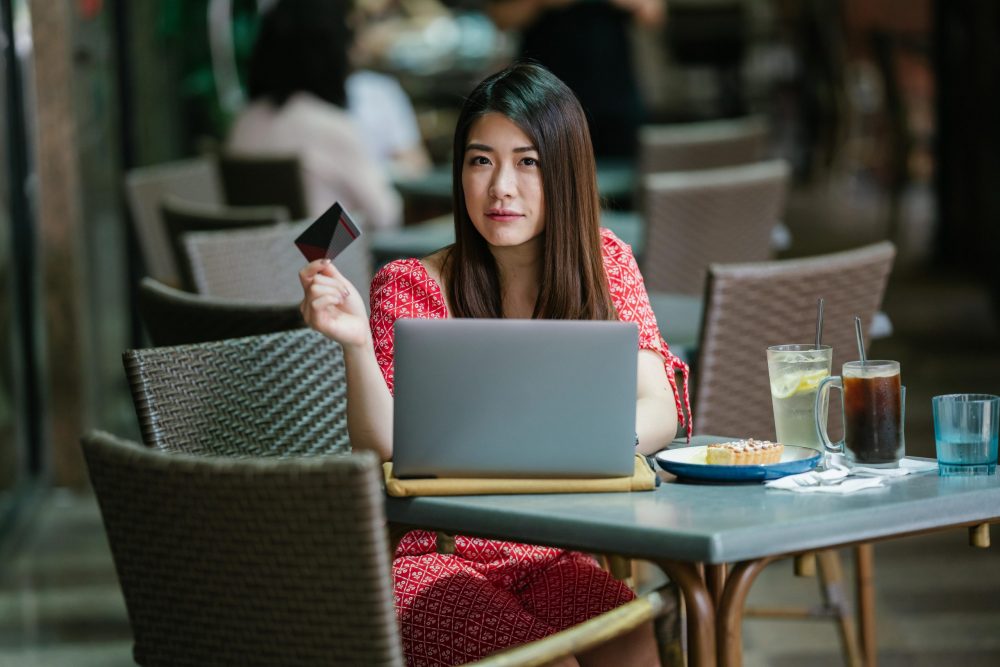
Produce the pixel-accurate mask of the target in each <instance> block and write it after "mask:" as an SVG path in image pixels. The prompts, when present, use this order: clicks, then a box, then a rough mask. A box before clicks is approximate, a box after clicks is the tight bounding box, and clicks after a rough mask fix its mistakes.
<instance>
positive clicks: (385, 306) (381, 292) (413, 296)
mask: <svg viewBox="0 0 1000 667" xmlns="http://www.w3.org/2000/svg"><path fill="white" fill-rule="evenodd" d="M371 299H372V312H373V313H375V312H381V313H387V312H390V313H393V314H394V316H395V317H444V316H445V315H446V313H447V306H446V304H445V300H444V294H443V292H442V291H441V286H440V285H439V284H438V282H437V280H436V279H435V277H434V276H433V275H431V272H429V271H428V269H427V267H426V266H425V265H424V263H423V262H422V261H421V260H419V259H397V260H394V261H392V262H389V263H388V264H386V265H385V266H383V267H382V268H381V269H379V271H378V273H376V274H375V278H374V279H372V287H371Z"/></svg>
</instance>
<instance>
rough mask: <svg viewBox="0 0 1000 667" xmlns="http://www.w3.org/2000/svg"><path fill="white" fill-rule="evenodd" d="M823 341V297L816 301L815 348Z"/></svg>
mask: <svg viewBox="0 0 1000 667" xmlns="http://www.w3.org/2000/svg"><path fill="white" fill-rule="evenodd" d="M822 342H823V297H820V298H819V300H818V301H817V302H816V349H817V350H818V349H819V346H820V343H822Z"/></svg>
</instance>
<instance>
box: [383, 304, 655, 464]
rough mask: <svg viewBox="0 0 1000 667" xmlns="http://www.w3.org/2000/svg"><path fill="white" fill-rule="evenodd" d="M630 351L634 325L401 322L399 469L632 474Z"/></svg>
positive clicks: (633, 353)
mask: <svg viewBox="0 0 1000 667" xmlns="http://www.w3.org/2000/svg"><path fill="white" fill-rule="evenodd" d="M637 353H638V329H637V327H636V325H635V324H632V323H624V322H605V321H599V322H595V321H575V320H574V321H570V320H490V319H445V320H430V319H410V320H397V321H396V323H395V399H394V403H393V406H394V407H393V411H394V415H393V470H394V473H395V474H396V475H397V476H398V477H401V478H402V477H616V476H624V475H630V474H632V472H633V469H634V463H633V455H634V450H635V410H636V368H637Z"/></svg>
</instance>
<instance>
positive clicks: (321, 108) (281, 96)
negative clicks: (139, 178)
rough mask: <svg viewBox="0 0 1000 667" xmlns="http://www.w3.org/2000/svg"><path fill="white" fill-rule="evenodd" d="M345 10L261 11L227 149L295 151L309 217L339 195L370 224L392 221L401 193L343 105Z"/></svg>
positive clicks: (320, 3)
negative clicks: (244, 93)
mask: <svg viewBox="0 0 1000 667" xmlns="http://www.w3.org/2000/svg"><path fill="white" fill-rule="evenodd" d="M350 10H351V6H350V3H349V2H339V1H330V0H280V1H279V2H277V3H275V4H274V6H273V7H271V8H270V9H269V10H267V11H266V12H265V13H264V15H263V17H262V20H261V25H260V31H259V33H258V36H257V41H256V43H255V45H254V49H253V53H252V55H251V59H250V66H249V73H248V86H247V87H248V93H249V98H250V104H249V105H248V106H247V107H246V108H244V109H243V110H242V111H241V112H240V113H239V114H238V116H237V118H236V121H235V122H234V124H233V127H232V129H231V130H230V134H229V138H228V142H227V143H228V148H229V150H232V151H234V152H238V153H250V154H254V153H257V154H266V153H281V154H289V153H294V154H297V155H298V156H299V158H300V161H301V164H302V170H303V180H304V183H305V188H306V198H307V203H308V207H309V212H310V215H311V216H318V215H320V214H321V213H322V212H323V211H325V210H326V209H327V208H328V207H329V206H330V205H332V204H333V203H334V202H335V201H339V202H341V203H342V204H343V205H344V206H345V207H346V208H347V210H349V211H351V213H353V214H355V215H356V216H358V217H359V218H360V219H361V220H362V221H363V222H364V224H365V226H366V227H367V228H369V229H372V228H387V227H395V226H398V225H399V224H400V222H401V220H402V202H401V199H400V197H399V194H398V193H397V192H396V191H395V190H394V189H393V188H392V186H391V184H390V182H389V177H388V172H387V170H386V169H385V168H384V167H383V166H382V165H380V164H379V163H378V162H377V161H376V160H375V159H374V158H373V153H374V151H372V150H370V149H369V148H368V147H366V145H365V142H364V133H363V132H362V130H361V128H359V126H358V125H357V124H356V122H355V121H354V120H353V119H352V116H351V113H350V112H349V111H348V110H347V104H348V94H347V85H346V81H347V78H348V75H349V73H350V71H351V65H350V58H349V48H350V45H351V43H352V34H351V29H350V27H349V21H348V18H349V15H350ZM385 132H386V133H388V132H390V129H389V128H385Z"/></svg>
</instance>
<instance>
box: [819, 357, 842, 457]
mask: <svg viewBox="0 0 1000 667" xmlns="http://www.w3.org/2000/svg"><path fill="white" fill-rule="evenodd" d="M831 388H836V389H839V390H840V394H841V396H843V394H844V383H843V382H842V381H841V379H840V376H839V375H828V376H826V377H825V378H823V379H822V380H820V381H819V387H818V388H817V389H816V403H815V405H814V406H813V414H814V415H815V419H816V433H817V434H818V435H819V441H820V442H822V443H823V448H824V449H826V451H828V452H834V453H837V452H842V451H844V441H843V440H840V441H838V442H832V441H831V440H830V436H829V434H828V433H827V432H826V428H825V427H824V424H825V423H826V420H825V419H823V415H822V414H821V413H820V411H821V410H824V409H826V406H827V405H829V402H828V401H829V394H830V389H831ZM840 418H841V419H843V418H844V416H843V414H841V417H840Z"/></svg>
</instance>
